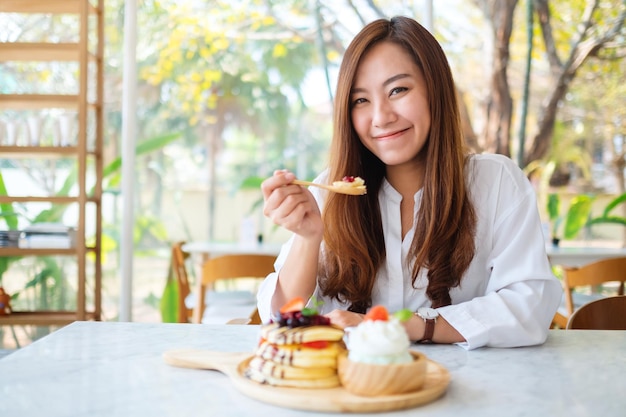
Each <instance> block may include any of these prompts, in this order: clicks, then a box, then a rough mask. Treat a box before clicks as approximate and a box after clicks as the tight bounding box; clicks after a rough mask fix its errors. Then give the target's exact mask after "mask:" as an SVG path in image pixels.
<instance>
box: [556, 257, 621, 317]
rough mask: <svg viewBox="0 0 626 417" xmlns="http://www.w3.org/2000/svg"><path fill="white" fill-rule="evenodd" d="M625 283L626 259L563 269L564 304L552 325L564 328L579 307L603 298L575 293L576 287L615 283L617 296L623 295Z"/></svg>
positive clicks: (592, 294)
mask: <svg viewBox="0 0 626 417" xmlns="http://www.w3.org/2000/svg"><path fill="white" fill-rule="evenodd" d="M625 281H626V257H619V258H609V259H603V260H601V261H597V262H592V263H590V264H587V265H584V266H581V267H564V268H563V290H564V293H565V294H564V303H563V304H562V305H561V307H560V308H559V310H558V311H557V313H556V315H555V316H554V319H553V322H552V323H553V325H556V326H557V327H560V328H566V327H567V322H568V320H569V318H570V317H571V316H572V314H573V313H574V311H575V310H576V309H577V308H579V307H580V306H582V305H584V304H587V303H589V302H591V301H594V300H597V299H600V298H605V297H606V296H605V295H603V294H598V293H593V292H592V293H590V294H584V293H581V292H578V291H575V289H576V288H577V287H584V286H589V287H591V288H592V289H593V288H594V287H595V286H598V285H602V284H606V283H609V282H615V283H617V291H616V293H617V295H624V282H625Z"/></svg>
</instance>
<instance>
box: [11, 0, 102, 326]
mask: <svg viewBox="0 0 626 417" xmlns="http://www.w3.org/2000/svg"><path fill="white" fill-rule="evenodd" d="M0 13H17V14H32V13H38V14H42V16H38V18H39V17H40V18H41V19H47V20H48V21H49V22H52V19H53V18H54V15H60V14H63V15H66V14H70V15H73V16H71V20H75V21H76V23H77V24H76V25H72V26H71V28H70V27H68V29H67V30H68V31H73V30H75V31H76V32H75V33H74V34H75V35H76V36H77V38H78V40H77V41H76V40H74V41H73V42H49V43H46V42H41V41H42V40H44V41H45V39H41V38H39V39H37V41H36V42H13V43H12V42H4V43H0V62H17V61H19V62H27V63H29V62H42V64H41V66H42V67H45V66H47V67H49V68H50V71H54V72H55V74H56V73H60V72H61V71H64V72H65V75H66V76H67V77H72V78H74V79H75V82H76V90H70V92H75V93H76V94H47V93H46V92H47V91H46V90H48V89H47V88H45V87H44V84H41V85H38V84H37V83H36V81H32V80H31V83H32V86H33V90H31V91H30V92H32V93H35V94H2V93H0V110H46V109H54V108H58V109H70V110H74V111H75V112H76V120H77V123H76V127H77V132H76V134H75V135H73V137H72V138H65V139H72V142H71V143H72V146H62V147H61V146H0V155H1V156H0V159H3V160H6V159H33V160H43V159H45V158H59V159H63V158H67V159H74V161H71V162H77V164H76V165H77V170H76V185H77V186H78V189H77V191H76V192H73V195H72V196H57V195H49V196H32V195H25V196H15V195H14V196H11V195H8V196H0V203H2V204H11V203H18V204H27V203H51V204H57V205H70V204H71V205H73V207H76V209H77V210H76V212H77V213H76V216H75V218H76V224H75V229H76V239H75V243H74V245H75V247H72V248H68V249H61V248H32V249H31V248H18V247H5V248H0V258H1V257H26V256H33V257H38V256H68V257H73V258H74V259H75V261H76V268H77V277H76V280H75V282H74V283H71V285H72V287H75V288H76V303H75V305H76V310H75V311H50V312H41V311H33V312H14V313H13V314H11V315H9V316H0V325H4V324H21V325H56V324H58V325H65V324H69V323H71V322H73V321H76V320H92V319H93V320H99V319H100V313H101V304H102V254H101V250H102V172H103V169H104V166H103V158H102V147H103V136H104V132H103V113H104V112H103V111H102V110H103V103H104V99H103V97H104V86H103V82H104V0H0ZM88 14H91V15H92V16H91V17H90V16H88ZM3 18H5V19H6V18H8V19H11V18H12V16H3ZM16 21H18V20H16ZM23 29H24V30H27V29H28V28H23ZM36 32H37V31H36ZM36 35H37V36H39V35H40V33H36ZM87 45H89V46H91V48H88V47H87ZM87 49H89V50H87ZM53 62H75V63H77V67H78V68H77V70H74V69H72V68H70V67H73V65H61V66H59V65H52V64H50V63H53ZM90 64H91V65H90ZM38 87H39V88H38ZM59 91H61V92H66V90H59ZM7 92H9V91H7ZM90 101H93V102H90ZM92 122H93V123H92ZM91 182H93V183H94V184H93V186H92V185H90V183H91ZM14 194H15V192H14ZM88 214H94V216H93V220H92V218H91V217H90V216H89V215H88ZM87 222H90V226H93V227H94V228H95V236H94V242H95V243H94V244H93V245H87V243H86V237H85V230H87V229H88V228H89V227H88V225H87ZM87 255H94V256H93V258H94V259H93V266H94V268H93V269H91V268H88V267H87V265H88V263H90V260H89V259H88V257H87ZM87 282H93V296H92V299H93V303H94V312H93V313H89V312H88V311H87V307H86V304H87V299H88V297H87V291H88V289H87Z"/></svg>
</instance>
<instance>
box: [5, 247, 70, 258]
mask: <svg viewBox="0 0 626 417" xmlns="http://www.w3.org/2000/svg"><path fill="white" fill-rule="evenodd" d="M56 255H58V256H70V255H74V256H75V255H76V248H70V249H54V248H49V249H48V248H45V249H44V248H41V249H28V248H11V247H9V248H0V256H56Z"/></svg>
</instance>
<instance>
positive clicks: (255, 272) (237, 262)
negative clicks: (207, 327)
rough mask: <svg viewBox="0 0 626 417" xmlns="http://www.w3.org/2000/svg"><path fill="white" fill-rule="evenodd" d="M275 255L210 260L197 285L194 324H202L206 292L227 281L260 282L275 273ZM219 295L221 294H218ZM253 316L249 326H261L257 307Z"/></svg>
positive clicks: (223, 256) (250, 255)
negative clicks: (252, 280) (247, 279)
mask: <svg viewBox="0 0 626 417" xmlns="http://www.w3.org/2000/svg"><path fill="white" fill-rule="evenodd" d="M275 260H276V257H275V256H273V255H254V254H238V255H222V256H217V257H215V258H210V259H208V260H207V261H205V262H204V264H203V265H202V276H201V278H200V279H199V280H198V284H197V285H196V302H195V305H194V309H193V322H194V323H201V322H202V317H203V315H204V312H205V308H206V307H207V305H206V304H205V301H206V291H207V289H214V288H215V284H216V283H217V282H219V281H225V280H239V279H242V278H253V279H256V280H258V281H259V282H260V281H261V280H262V279H264V278H265V277H266V276H267V275H268V274H270V273H271V272H274V262H275ZM216 294H218V295H219V293H217V292H216ZM251 310H252V311H251V314H250V315H249V317H248V318H247V319H249V321H248V320H247V319H244V320H243V321H247V323H249V324H261V319H260V318H259V315H258V311H257V310H256V307H254V308H252V309H251ZM243 321H242V320H231V321H229V322H230V323H242V322H243Z"/></svg>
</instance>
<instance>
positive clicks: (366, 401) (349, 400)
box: [163, 350, 450, 413]
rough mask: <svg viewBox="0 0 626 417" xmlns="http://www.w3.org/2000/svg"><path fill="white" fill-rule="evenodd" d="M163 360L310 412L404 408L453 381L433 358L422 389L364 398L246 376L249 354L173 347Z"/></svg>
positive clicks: (442, 390) (436, 393) (268, 400)
mask: <svg viewBox="0 0 626 417" xmlns="http://www.w3.org/2000/svg"><path fill="white" fill-rule="evenodd" d="M163 359H164V360H165V362H166V363H168V364H169V365H172V366H178V367H183V368H193V369H211V370H216V371H220V372H222V373H223V374H225V375H226V376H228V377H229V378H230V379H231V381H232V382H233V385H234V386H235V387H236V388H237V389H238V390H239V391H241V392H242V393H243V394H245V395H247V396H249V397H251V398H254V399H255V400H259V401H263V402H266V403H269V404H273V405H278V406H281V407H287V408H294V409H300V410H309V411H322V412H344V413H345V412H351V413H369V412H382V411H391V410H401V409H405V408H411V407H415V406H418V405H422V404H427V403H429V402H431V401H434V400H436V399H437V398H439V397H440V396H442V395H443V394H444V393H445V391H446V389H447V388H448V384H449V383H450V374H449V373H448V371H447V370H446V369H445V368H444V367H443V366H441V365H440V364H438V363H436V362H433V361H431V360H428V364H427V367H426V381H425V382H424V386H423V388H422V389H421V390H419V391H415V392H410V393H406V394H399V395H385V396H378V397H362V396H359V395H355V394H351V393H349V392H348V391H346V390H345V389H344V388H343V387H336V388H324V389H302V388H283V387H274V386H270V385H263V384H259V383H258V382H255V381H252V380H250V379H248V378H246V377H245V376H244V370H245V369H246V367H247V366H248V362H249V361H250V360H251V359H252V354H250V353H240V352H238V353H234V352H213V351H206V350H170V351H167V352H165V353H164V354H163Z"/></svg>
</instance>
